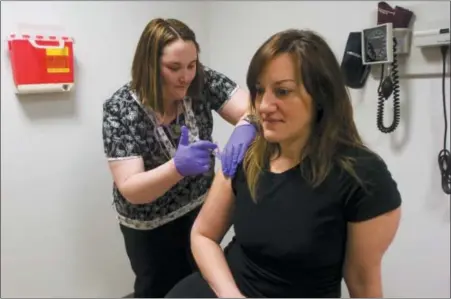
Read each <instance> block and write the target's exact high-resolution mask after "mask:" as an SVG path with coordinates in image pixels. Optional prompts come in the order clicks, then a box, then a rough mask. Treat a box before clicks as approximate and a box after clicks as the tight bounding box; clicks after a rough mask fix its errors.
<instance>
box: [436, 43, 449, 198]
mask: <svg viewBox="0 0 451 299" xmlns="http://www.w3.org/2000/svg"><path fill="white" fill-rule="evenodd" d="M448 49H449V46H442V47H441V51H442V57H443V73H442V98H443V118H444V121H445V137H444V138H443V139H444V140H443V149H442V150H441V151H440V153H439V154H438V167H439V169H440V174H441V183H442V189H443V192H445V193H446V194H448V195H449V194H451V155H450V152H449V150H448V149H447V148H446V145H447V144H446V143H447V137H448V118H447V116H446V112H447V111H446V97H445V73H446V55H447V53H448Z"/></svg>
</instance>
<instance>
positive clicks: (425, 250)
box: [209, 1, 450, 298]
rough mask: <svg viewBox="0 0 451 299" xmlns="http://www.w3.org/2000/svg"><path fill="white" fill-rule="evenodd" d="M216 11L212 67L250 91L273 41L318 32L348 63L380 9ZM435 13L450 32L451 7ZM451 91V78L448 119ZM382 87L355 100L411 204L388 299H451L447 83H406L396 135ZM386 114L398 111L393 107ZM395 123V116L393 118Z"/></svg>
mask: <svg viewBox="0 0 451 299" xmlns="http://www.w3.org/2000/svg"><path fill="white" fill-rule="evenodd" d="M388 3H389V4H390V5H392V6H395V5H400V6H403V7H409V6H411V5H418V2H405V1H399V2H391V1H389V2H388ZM210 5H211V6H210V15H209V18H210V20H211V21H212V23H211V26H212V27H211V28H210V32H209V34H210V35H209V37H210V38H209V42H210V46H209V49H210V55H211V57H210V58H211V66H212V67H214V68H216V69H218V70H220V71H223V72H225V73H226V74H228V75H230V76H232V77H233V78H235V79H236V80H238V82H239V83H240V84H242V85H245V77H246V72H247V67H248V65H249V61H250V59H251V57H252V55H253V54H254V52H255V51H256V49H257V48H258V47H259V46H260V45H261V43H263V41H264V40H266V39H267V38H268V37H269V36H270V35H271V34H273V33H275V32H277V31H279V30H284V29H288V28H289V27H296V28H310V29H313V30H316V31H317V32H319V33H320V34H321V35H323V36H324V37H325V38H326V39H327V41H328V42H329V44H330V45H331V47H332V49H333V50H334V52H335V53H336V55H337V57H338V58H339V60H340V61H341V58H342V55H343V51H344V47H345V44H346V40H347V37H348V33H349V32H350V31H359V30H362V29H363V28H366V27H371V26H373V25H374V24H375V23H374V21H373V20H375V18H374V13H375V11H376V9H377V2H357V1H352V2H351V1H349V2H344V1H337V2H325V1H315V2H313V1H298V2H288V1H279V2H270V1H261V2H256V1H250V2H240V3H238V1H231V2H226V1H223V2H211V3H210ZM428 9H429V10H430V14H431V15H432V16H436V17H437V18H438V17H439V16H443V15H444V14H445V16H447V17H448V21H447V23H445V26H446V25H448V26H449V2H448V3H447V2H441V4H438V3H437V2H436V3H435V4H431V5H430V7H428ZM213 20H214V21H213ZM417 24H418V25H417V28H419V27H421V25H422V24H421V20H417ZM421 29H426V28H421ZM438 59H440V56H438ZM412 63H413V62H412ZM448 64H449V63H448ZM440 71H441V68H440V66H439V68H438V72H440ZM449 84H450V80H449V77H448V78H447V79H446V86H447V89H446V90H447V91H446V93H447V101H448V104H447V105H448V108H447V109H448V110H447V111H448V113H449V109H450V107H449V105H450V103H449V99H450V93H449V92H450V91H449ZM376 87H377V82H376V81H375V80H374V79H372V78H370V79H369V81H368V83H367V86H366V88H365V89H364V90H361V91H352V92H351V93H352V98H353V102H354V108H355V115H356V122H357V125H358V128H359V130H360V132H361V134H362V135H363V138H364V139H365V141H366V142H367V143H368V144H369V145H370V146H371V147H372V148H373V149H374V150H376V151H377V152H379V153H380V154H381V155H382V157H383V158H384V159H385V161H386V162H387V163H388V166H389V168H390V170H391V171H392V173H393V176H394V177H395V179H396V180H397V182H398V184H399V188H400V192H401V194H402V197H403V200H404V204H403V218H402V222H401V226H400V230H399V234H398V236H397V239H396V241H395V242H394V244H393V246H392V248H391V249H390V251H389V252H388V254H387V256H386V258H385V263H384V270H383V279H384V284H385V297H388V298H393V297H402V298H406V297H423V298H425V297H428V298H432V297H435V298H438V297H442V298H449V296H450V214H449V207H450V206H449V196H446V195H445V194H444V193H443V192H442V190H441V187H440V179H439V172H438V168H437V155H438V152H439V151H440V150H441V149H442V147H443V145H442V144H443V141H442V140H443V134H444V133H443V132H444V131H443V126H444V125H443V116H442V115H443V108H442V97H441V79H438V78H433V79H431V78H422V79H408V80H403V81H401V103H402V107H401V114H402V117H401V119H402V120H401V124H400V126H399V128H398V130H397V131H396V132H395V133H394V134H392V135H384V134H382V133H380V132H379V131H378V129H377V127H376V104H377V98H376ZM386 107H388V108H386V110H391V101H389V102H388V103H387V106H386ZM387 117H391V116H390V114H389V113H387ZM449 119H450V118H449V116H448V120H449ZM230 132H231V128H230V127H228V126H227V127H223V126H221V127H219V126H218V127H216V128H215V133H216V134H217V135H216V136H221V138H223V139H224V140H226V138H227V136H229V134H230ZM448 132H449V130H448ZM448 141H449V139H448ZM448 148H449V142H448ZM230 236H231V235H229V236H228V239H229V238H230Z"/></svg>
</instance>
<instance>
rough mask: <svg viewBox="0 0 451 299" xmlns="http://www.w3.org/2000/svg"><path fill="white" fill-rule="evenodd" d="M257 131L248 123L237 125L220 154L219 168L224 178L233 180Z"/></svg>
mask: <svg viewBox="0 0 451 299" xmlns="http://www.w3.org/2000/svg"><path fill="white" fill-rule="evenodd" d="M256 135H257V129H256V128H255V126H254V125H252V124H250V123H245V124H242V125H238V126H236V127H235V129H234V130H233V132H232V135H231V136H230V139H229V141H228V142H227V144H226V146H225V148H224V149H223V151H222V152H221V166H222V172H223V174H224V176H226V177H230V178H233V177H234V176H235V173H236V168H237V166H238V164H240V163H241V162H242V161H243V159H244V155H245V154H246V152H247V149H248V148H249V146H250V145H251V143H252V141H254V139H255V136H256Z"/></svg>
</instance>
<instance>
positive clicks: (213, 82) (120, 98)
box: [102, 67, 238, 230]
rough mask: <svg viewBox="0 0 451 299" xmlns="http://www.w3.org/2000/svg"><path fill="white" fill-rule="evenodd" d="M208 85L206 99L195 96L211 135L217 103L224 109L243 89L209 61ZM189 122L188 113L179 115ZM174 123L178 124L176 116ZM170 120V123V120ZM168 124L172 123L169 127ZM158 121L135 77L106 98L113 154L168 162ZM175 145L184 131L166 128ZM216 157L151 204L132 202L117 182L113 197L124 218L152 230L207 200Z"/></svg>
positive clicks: (149, 165)
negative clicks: (140, 97) (138, 93)
mask: <svg viewBox="0 0 451 299" xmlns="http://www.w3.org/2000/svg"><path fill="white" fill-rule="evenodd" d="M204 69H205V78H204V89H203V91H202V99H201V100H193V101H192V106H191V107H192V111H193V112H194V116H195V117H194V118H195V121H196V124H197V129H198V132H199V138H200V139H202V140H209V141H212V136H211V135H212V131H213V115H212V109H214V110H215V111H217V112H219V111H220V110H221V108H222V107H223V106H224V104H225V103H226V102H227V101H228V100H229V99H230V98H231V96H232V95H233V94H234V92H235V91H236V90H237V89H238V85H237V84H236V83H235V82H233V81H232V80H231V79H230V78H228V77H227V76H225V75H224V74H221V73H219V72H217V71H215V70H213V69H210V68H208V67H204ZM177 122H178V125H184V124H185V116H184V114H181V115H180V116H179V117H178V120H177ZM171 125H176V120H174V121H173V123H172V124H171ZM171 125H170V126H171ZM170 126H169V127H170ZM155 129H156V128H155V125H154V123H153V122H152V120H151V118H150V117H149V115H148V114H147V113H146V111H145V108H144V107H143V106H142V105H141V103H139V101H137V100H136V98H134V97H133V93H132V91H131V89H130V83H127V84H125V85H123V86H122V87H121V88H119V89H118V90H117V91H116V92H114V93H113V95H112V96H111V97H110V98H109V99H107V100H106V101H105V102H104V104H103V130H102V133H103V145H104V152H105V155H106V157H107V158H108V160H118V159H130V158H136V157H142V159H143V161H144V168H145V171H148V170H151V169H153V168H156V167H158V166H160V165H161V164H164V163H166V162H167V161H168V160H169V159H170V157H169V156H168V154H167V152H166V151H165V150H164V147H163V146H162V145H161V140H159V139H160V138H159V135H158V134H156V130H155ZM164 130H165V133H166V135H167V136H168V137H169V139H171V142H172V143H173V144H174V145H175V146H176V145H177V144H178V138H179V136H174V135H176V134H173V133H171V132H172V130H170V128H167V127H166V128H164ZM214 162H215V161H214V157H212V168H211V171H210V172H209V173H206V174H202V175H197V176H187V177H185V178H183V179H182V180H181V181H180V182H179V183H177V184H176V185H174V186H173V187H172V188H171V189H170V190H169V191H167V192H166V193H165V194H164V195H163V196H161V197H160V198H158V199H157V200H155V201H153V202H151V203H148V204H132V203H130V202H128V201H127V200H126V199H125V198H124V197H123V196H122V194H121V193H120V191H119V190H118V188H117V186H116V184H114V183H113V203H114V205H115V207H116V211H117V213H118V219H119V222H120V223H121V224H123V225H126V226H128V227H132V228H135V229H143V230H149V229H153V228H156V227H158V226H161V225H163V224H165V223H167V222H169V221H172V220H174V219H176V218H178V217H181V216H183V215H185V214H186V213H188V212H190V211H191V210H193V209H195V208H196V207H198V206H199V205H201V204H202V203H203V197H204V194H205V193H206V192H207V191H208V189H209V188H210V185H211V183H212V181H213V177H214Z"/></svg>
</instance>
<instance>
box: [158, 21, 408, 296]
mask: <svg viewBox="0 0 451 299" xmlns="http://www.w3.org/2000/svg"><path fill="white" fill-rule="evenodd" d="M247 85H248V88H249V90H250V92H251V97H252V102H251V103H252V104H251V105H252V111H253V115H255V116H256V118H257V122H258V127H259V134H258V136H257V137H256V139H255V141H254V143H253V144H252V146H251V147H250V148H249V151H248V152H247V154H246V157H245V159H244V161H243V164H242V165H241V166H240V168H239V169H238V170H237V175H236V176H235V178H233V179H232V180H230V179H227V178H226V177H224V176H223V174H222V173H221V172H218V174H217V176H216V178H215V180H214V183H213V185H212V187H211V190H210V192H209V195H208V198H207V200H206V202H205V204H204V206H203V207H202V210H201V212H200V214H199V216H198V218H197V219H196V221H195V224H194V226H193V229H192V232H191V240H192V245H191V246H192V251H193V254H194V257H195V259H196V262H197V264H198V266H199V269H200V273H197V274H193V275H191V276H188V277H187V278H185V279H184V280H182V281H181V282H179V284H177V285H176V286H175V287H174V288H173V289H172V290H171V291H170V292H169V293H168V294H167V296H166V297H170V298H180V297H186V298H188V297H204V298H205V297H207V298H212V297H228V298H243V297H277V298H288V297H298V298H299V297H309V298H315V297H317V298H318V297H328V298H331V297H335V298H337V297H341V281H342V279H343V278H344V280H345V282H346V284H347V287H348V289H349V293H350V295H351V297H376V298H381V297H383V292H382V282H381V262H382V258H383V255H384V253H385V251H386V250H387V248H388V247H389V245H390V244H391V242H392V240H393V238H394V236H395V233H396V231H397V229H398V225H399V220H400V206H401V198H400V194H399V192H398V190H397V184H396V183H395V181H394V180H393V178H392V176H391V174H390V172H389V170H388V169H387V167H386V164H385V163H384V161H383V160H382V159H381V158H380V157H378V156H377V155H376V154H375V153H373V152H372V151H371V150H370V149H368V148H367V147H366V146H365V145H364V144H363V142H362V140H361V138H360V136H359V133H358V131H357V129H356V126H355V123H354V120H353V112H352V106H351V102H350V98H349V96H348V93H347V90H346V87H345V84H344V82H343V77H342V75H341V73H340V66H339V63H338V62H337V59H336V57H335V56H334V54H333V52H332V51H331V49H330V48H329V46H328V45H327V43H326V42H325V41H324V40H323V39H322V38H321V37H319V36H318V35H316V34H315V33H313V32H310V31H300V30H287V31H283V32H280V33H277V34H275V35H274V36H272V37H271V38H270V39H269V40H267V41H266V42H265V43H264V44H263V45H262V46H261V47H260V48H259V49H258V51H257V53H256V54H255V55H254V57H253V58H252V61H251V63H250V66H249V71H248V74H247ZM232 223H233V225H234V230H235V237H234V238H233V240H232V242H231V243H230V244H229V245H228V246H227V248H226V249H225V250H224V252H223V251H222V250H221V247H220V245H219V244H220V241H221V240H222V238H223V237H224V234H225V233H226V232H227V230H228V229H229V228H230V226H231V224H232Z"/></svg>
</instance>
